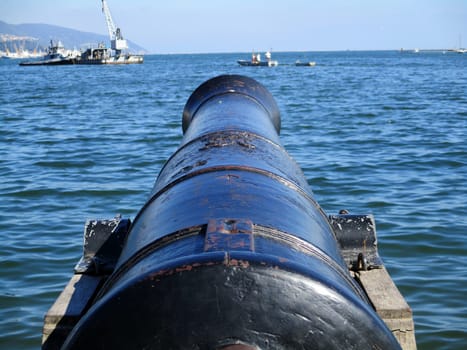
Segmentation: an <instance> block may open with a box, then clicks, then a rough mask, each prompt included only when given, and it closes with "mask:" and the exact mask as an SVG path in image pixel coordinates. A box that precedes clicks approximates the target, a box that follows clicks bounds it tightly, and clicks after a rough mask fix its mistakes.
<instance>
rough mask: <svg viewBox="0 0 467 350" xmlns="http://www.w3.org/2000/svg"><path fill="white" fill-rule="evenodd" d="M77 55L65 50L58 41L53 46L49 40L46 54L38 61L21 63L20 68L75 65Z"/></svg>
mask: <svg viewBox="0 0 467 350" xmlns="http://www.w3.org/2000/svg"><path fill="white" fill-rule="evenodd" d="M78 56H79V54H78V53H76V52H74V51H70V50H66V49H65V47H64V46H63V44H62V42H61V41H60V40H59V41H57V43H56V44H54V42H53V40H50V45H49V47H48V49H47V54H46V55H45V56H43V57H42V59H40V60H35V61H25V62H21V63H20V64H19V65H20V66H55V65H65V64H75V62H76V59H77V57H78Z"/></svg>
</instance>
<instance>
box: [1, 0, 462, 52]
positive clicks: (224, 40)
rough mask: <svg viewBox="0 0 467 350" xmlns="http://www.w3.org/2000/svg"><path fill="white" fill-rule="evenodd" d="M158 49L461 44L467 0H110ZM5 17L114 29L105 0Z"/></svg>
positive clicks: (11, 8) (4, 16)
mask: <svg viewBox="0 0 467 350" xmlns="http://www.w3.org/2000/svg"><path fill="white" fill-rule="evenodd" d="M107 2H108V4H109V7H110V9H111V11H112V15H113V18H114V21H115V22H116V23H117V25H118V26H120V27H121V29H122V33H123V35H124V37H125V38H127V39H130V40H132V41H134V42H136V43H137V44H139V45H141V46H143V47H145V48H146V49H147V50H149V51H150V52H152V53H187V52H239V51H241V52H248V51H251V50H253V49H255V50H259V51H262V50H267V49H273V50H274V51H316V50H347V49H350V50H371V49H374V50H380V49H400V48H406V49H409V48H420V49H424V48H425V49H427V48H443V49H445V48H456V47H458V46H459V42H460V41H461V42H462V46H464V47H466V46H467V0H322V1H315V0H281V1H279V0H235V1H232V0H229V1H225V0H164V1H156V0H107ZM0 20H2V21H5V22H7V23H11V24H19V23H47V24H55V25H60V26H64V27H69V28H73V29H78V30H83V31H89V32H95V33H101V34H106V33H107V28H106V24H105V19H104V16H103V14H102V12H101V1H100V0H0Z"/></svg>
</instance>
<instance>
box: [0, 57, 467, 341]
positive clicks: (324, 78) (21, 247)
mask: <svg viewBox="0 0 467 350" xmlns="http://www.w3.org/2000/svg"><path fill="white" fill-rule="evenodd" d="M273 55H274V57H273V58H274V59H277V60H278V61H279V64H280V65H279V66H278V67H274V68H263V67H240V66H239V65H238V64H237V63H236V60H238V59H248V58H249V54H248V53H243V54H241V53H239V54H203V55H154V56H146V57H145V62H144V64H142V65H127V66H62V67H20V66H18V62H17V61H11V60H2V61H1V62H0V179H1V180H0V231H1V244H0V348H2V349H37V348H39V347H40V342H41V328H42V322H43V317H44V314H45V313H46V311H47V310H48V308H49V307H50V306H51V305H52V303H53V301H54V300H55V298H56V297H57V296H58V294H59V292H60V291H61V290H62V289H63V287H64V286H65V284H66V283H67V281H68V280H69V278H70V277H71V275H72V273H73V267H74V265H75V264H76V263H77V261H78V260H79V258H80V256H81V253H82V243H83V242H82V235H83V225H84V223H85V221H86V219H88V218H100V219H104V218H112V217H114V216H115V214H117V213H119V214H121V215H122V216H123V217H128V218H134V217H135V215H136V214H137V212H138V210H139V209H140V208H141V207H142V206H143V204H144V203H145V200H146V199H147V198H148V195H149V192H150V191H151V188H152V185H153V183H154V180H155V178H156V177H157V174H158V172H159V171H160V169H161V167H162V165H163V164H164V162H165V160H166V159H167V158H168V157H169V156H170V155H171V154H172V153H173V152H174V151H175V150H176V148H177V146H178V144H179V143H180V140H181V137H182V129H181V113H182V110H183V107H184V104H185V102H186V100H187V99H188V97H189V96H190V94H191V93H192V92H193V90H194V89H195V88H196V87H197V86H198V85H199V84H201V83H202V82H204V81H205V80H207V79H209V78H212V77H214V76H216V75H219V74H243V75H247V76H250V77H252V78H254V79H256V80H258V81H259V82H261V83H262V84H263V85H265V86H266V88H267V89H268V90H269V91H270V92H271V93H272V94H273V96H274V97H275V99H276V101H277V103H278V105H279V108H280V110H281V114H282V131H281V140H282V143H283V145H284V146H285V148H286V149H287V150H288V151H289V153H290V154H291V155H292V156H293V157H294V158H295V160H296V161H297V162H298V164H299V165H300V166H301V167H302V169H303V171H304V173H305V176H306V177H307V179H308V181H309V184H310V186H311V187H312V189H313V191H314V194H315V197H316V199H317V201H318V202H319V203H320V204H321V206H322V207H323V208H324V210H325V211H326V212H327V213H328V214H333V213H337V212H338V211H339V210H340V209H347V210H349V211H350V212H351V213H360V214H366V213H372V214H373V215H374V216H375V219H376V225H377V232H378V244H379V251H380V255H381V256H382V258H383V260H384V262H385V264H386V267H387V268H388V270H389V272H390V274H391V275H392V277H393V279H394V280H395V282H396V284H397V286H398V287H399V289H400V291H401V292H402V294H403V295H404V297H405V298H406V300H407V301H408V303H409V304H410V306H411V307H412V309H413V314H414V320H415V328H416V339H417V343H418V348H419V349H437V350H438V349H464V348H465V346H467V302H466V300H467V299H466V297H465V295H466V292H467V240H466V233H467V225H466V224H467V219H466V217H467V211H466V203H467V193H466V185H465V184H466V181H467V167H466V161H467V158H466V157H467V152H466V148H467V147H466V120H467V55H460V54H454V53H449V52H448V53H444V54H443V53H441V52H439V53H423V52H421V53H418V54H414V53H400V52H396V51H393V52H390V51H387V52H300V53H293V52H289V53H275V54H273ZM298 59H300V60H301V61H302V62H304V61H316V66H315V67H296V66H295V65H294V62H295V61H296V60H298Z"/></svg>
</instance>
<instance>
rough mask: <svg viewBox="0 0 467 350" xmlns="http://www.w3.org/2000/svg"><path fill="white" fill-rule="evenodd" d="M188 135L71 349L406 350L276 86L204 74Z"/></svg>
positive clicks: (186, 121) (188, 118) (186, 116)
mask: <svg viewBox="0 0 467 350" xmlns="http://www.w3.org/2000/svg"><path fill="white" fill-rule="evenodd" d="M183 130H184V139H183V141H182V143H181V146H180V148H179V149H178V150H177V152H176V153H175V154H174V155H173V156H172V157H171V158H170V159H169V160H168V162H167V163H166V165H165V166H164V168H163V169H162V171H161V173H160V175H159V177H158V180H157V182H156V184H155V186H154V189H153V191H152V193H151V196H150V198H149V200H148V202H147V203H146V205H145V206H144V207H143V208H142V209H141V211H140V212H139V214H138V215H137V217H136V218H135V220H134V222H133V225H132V227H131V229H130V232H129V234H128V237H127V239H126V241H125V245H124V247H123V249H122V252H121V255H120V257H119V260H118V262H117V264H116V267H115V270H114V271H113V273H112V274H111V275H110V277H109V279H108V280H107V281H106V283H105V285H104V286H103V288H101V289H100V290H99V293H98V296H97V297H96V299H95V300H94V303H93V305H92V307H91V308H90V309H89V310H88V311H87V312H86V313H85V315H84V316H83V317H82V318H81V320H80V322H79V323H78V324H77V326H76V327H75V328H74V329H73V331H72V333H71V334H70V336H69V337H68V339H67V341H66V342H65V344H64V349H87V348H115V349H119V348H125V349H126V348H147V349H161V348H171V349H193V348H197V349H216V348H222V347H223V346H230V347H232V346H234V345H239V344H240V345H243V346H244V347H247V348H248V347H249V348H260V349H309V348H313V349H343V348H345V349H398V348H400V347H399V345H398V343H397V341H396V339H395V338H394V336H393V335H392V334H391V332H390V331H389V330H388V328H387V327H386V326H385V324H384V323H383V321H382V320H381V319H380V318H379V317H378V315H377V314H376V312H375V311H374V309H373V308H372V305H371V303H370V302H369V300H368V299H367V298H366V295H365V292H364V291H363V290H362V288H361V287H360V286H359V285H358V284H357V283H355V281H354V280H353V279H352V277H351V276H350V274H349V271H348V267H347V263H346V262H345V260H344V259H343V257H342V255H341V252H340V247H339V245H338V243H337V241H336V238H335V232H334V231H333V229H332V227H331V225H330V223H329V220H328V217H327V216H326V215H325V213H324V212H323V210H322V209H321V208H320V207H319V205H318V204H317V203H316V201H315V200H314V199H313V195H312V192H311V190H310V189H309V187H308V183H307V181H306V179H305V177H304V176H303V173H302V172H301V170H300V168H299V167H298V166H297V164H296V163H295V162H294V161H293V160H292V159H291V158H290V156H289V155H288V154H287V152H286V151H285V150H284V148H283V147H282V146H281V145H280V142H279V136H278V133H279V130H280V117H279V112H278V109H277V105H276V104H275V102H274V99H273V98H272V96H271V95H270V94H269V92H268V91H267V90H266V89H265V88H264V87H263V86H262V85H260V84H259V83H257V82H256V81H254V80H252V79H249V78H246V77H241V76H221V77H218V78H215V79H212V80H210V81H208V82H206V83H204V84H203V85H201V86H200V87H199V88H198V89H197V90H196V91H195V92H194V93H193V95H192V96H191V97H190V99H189V100H188V102H187V105H186V107H185V110H184V113H183Z"/></svg>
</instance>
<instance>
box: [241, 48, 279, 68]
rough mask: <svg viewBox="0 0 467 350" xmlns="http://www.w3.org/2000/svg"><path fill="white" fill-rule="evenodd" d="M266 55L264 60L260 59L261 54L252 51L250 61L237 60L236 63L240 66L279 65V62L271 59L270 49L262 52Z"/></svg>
mask: <svg viewBox="0 0 467 350" xmlns="http://www.w3.org/2000/svg"><path fill="white" fill-rule="evenodd" d="M264 56H266V61H261V55H260V54H259V53H258V54H255V53H254V52H253V53H252V54H251V61H248V60H238V61H237V62H238V64H239V65H241V66H250V67H275V66H277V65H279V62H277V61H273V60H272V59H271V51H268V52H266V53H265V54H264Z"/></svg>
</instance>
